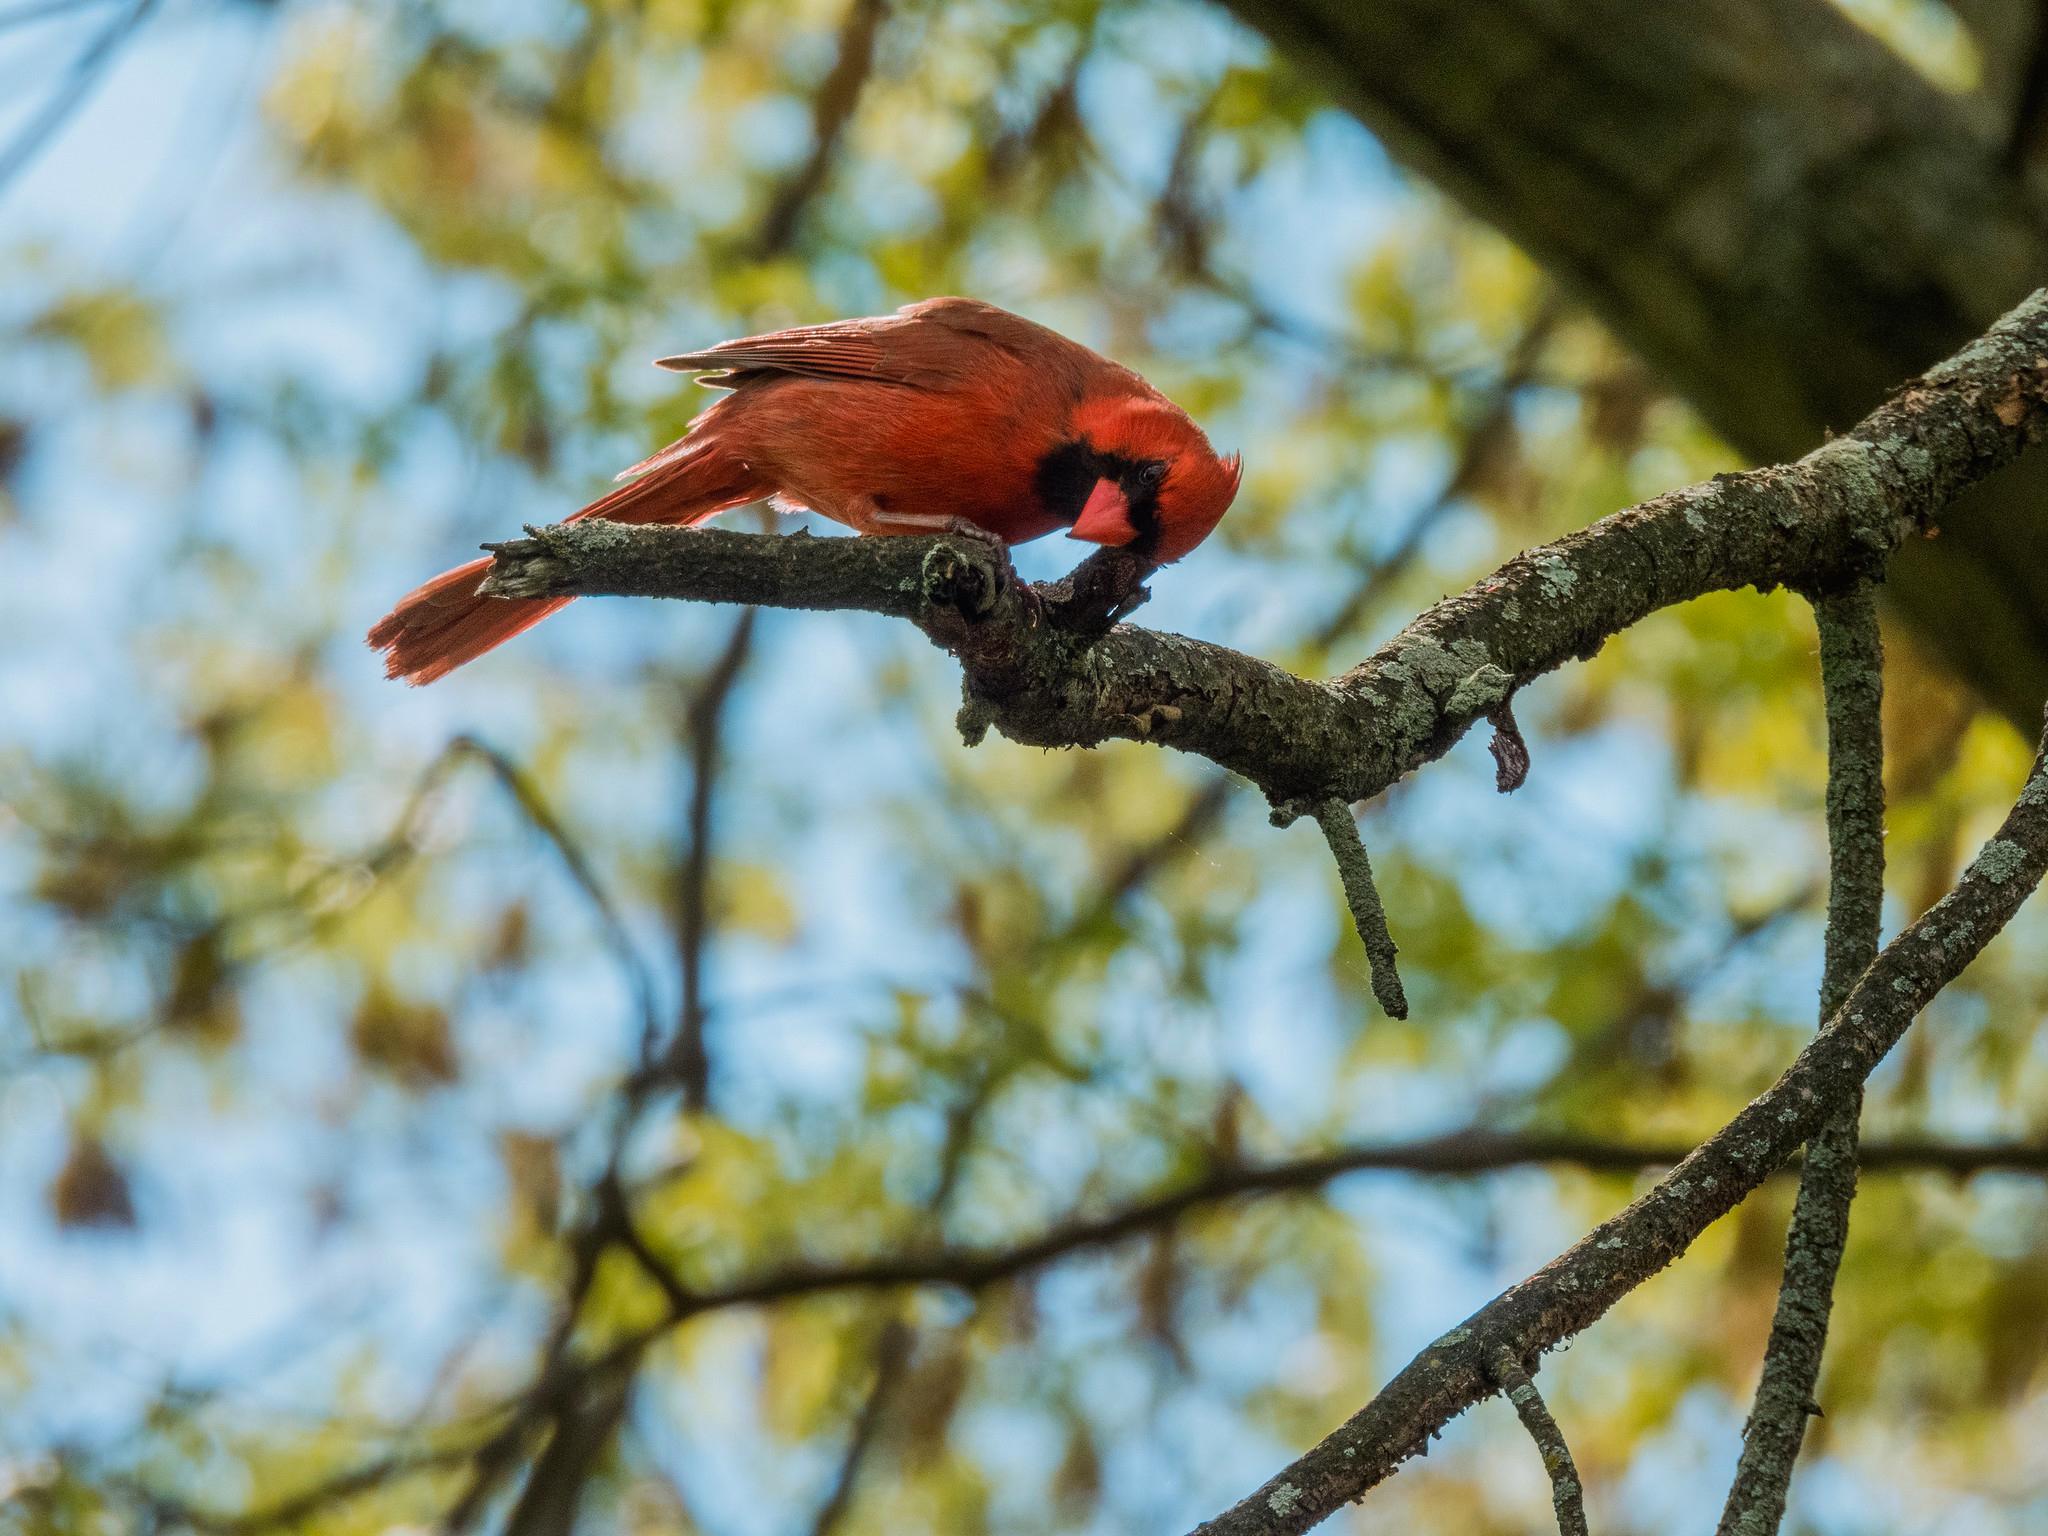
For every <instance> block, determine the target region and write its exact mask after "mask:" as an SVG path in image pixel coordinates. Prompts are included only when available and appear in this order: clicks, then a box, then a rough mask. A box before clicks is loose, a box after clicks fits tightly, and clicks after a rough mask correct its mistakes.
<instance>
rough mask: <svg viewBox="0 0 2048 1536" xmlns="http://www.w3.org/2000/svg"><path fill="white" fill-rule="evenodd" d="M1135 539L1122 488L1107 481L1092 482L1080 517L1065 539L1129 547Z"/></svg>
mask: <svg viewBox="0 0 2048 1536" xmlns="http://www.w3.org/2000/svg"><path fill="white" fill-rule="evenodd" d="M1137 536H1138V530H1137V528H1136V527H1135V526H1134V525H1133V524H1132V522H1131V504H1130V502H1129V501H1128V500H1126V499H1125V497H1124V489H1123V487H1122V486H1120V485H1118V484H1117V483H1116V482H1115V481H1114V480H1106V479H1105V480H1098V481H1096V482H1095V489H1094V490H1092V491H1090V492H1089V493H1088V500H1087V502H1086V503H1085V504H1084V505H1083V506H1082V508H1081V515H1080V516H1079V517H1077V518H1075V519H1074V526H1073V527H1072V528H1070V529H1068V530H1067V537H1068V538H1070V539H1086V540H1087V541H1088V542H1089V543H1091V544H1128V543H1130V542H1131V540H1133V539H1135V538H1136V537H1137Z"/></svg>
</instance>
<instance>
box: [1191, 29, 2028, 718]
mask: <svg viewBox="0 0 2048 1536" xmlns="http://www.w3.org/2000/svg"><path fill="white" fill-rule="evenodd" d="M1226 3H1227V4H1228V5H1229V6H1230V8H1231V9H1232V10H1233V11H1234V12H1236V14H1237V15H1238V16H1240V17H1241V18H1243V19H1244V20H1245V21H1247V22H1248V23H1250V24H1251V25H1252V26H1254V27H1257V28H1258V29H1260V30H1261V31H1263V32H1264V33H1265V34H1266V35H1267V36H1268V37H1270V38H1271V39H1272V41H1273V42H1274V43H1275V44H1276V45H1278V46H1279V47H1280V48H1281V49H1282V50H1283V51H1284V52H1285V53H1286V54H1287V55H1288V56H1289V57H1290V58H1291V59H1293V60H1294V61H1295V62H1296V63H1297V64H1298V65H1299V66H1300V67H1301V68H1302V70H1303V71H1304V72H1306V73H1307V74H1309V75H1310V76H1312V77H1313V78H1315V79H1317V80H1318V81H1320V82H1321V83H1322V84H1323V85H1324V86H1325V87H1326V88H1327V89H1328V90H1329V91H1330V93H1331V94H1332V96H1333V98H1334V99H1335V100H1336V101H1337V102H1338V103H1340V104H1341V105H1343V106H1344V107H1346V108H1347V109H1349V110H1350V111H1351V112H1352V113H1354V114H1355V115H1356V116H1357V117H1358V118H1359V119H1360V120H1361V121H1363V122H1364V123H1365V124H1366V125H1367V126H1368V127H1370V128H1371V129H1372V130H1373V131H1374V132H1375V134H1377V135H1378V136H1379V137H1380V138H1381V140H1382V141H1383V142H1384V143H1385V144H1386V145H1387V147H1388V149H1389V150H1390V151H1391V152H1392V153H1393V154H1395V155H1396V156H1397V157H1398V158H1400V159H1402V160H1404V161H1406V162H1407V163H1408V164H1410V165H1411V166H1412V167H1414V168H1415V169H1416V170H1417V171H1419V172H1421V173H1422V174H1423V175H1424V176H1426V177H1428V178H1429V179H1430V180H1432V181H1434V182H1435V183H1436V184H1437V185H1439V186H1441V187H1442V188H1443V189H1444V190H1445V191H1446V192H1448V193H1449V194H1451V195H1452V196H1453V197H1455V198H1457V199H1458V200H1459V201H1460V202H1462V203H1464V204H1465V205H1466V206H1467V207H1468V208H1469V209H1470V210H1471V211H1472V212H1473V213H1475V214H1477V215H1478V216H1479V217H1480V218H1482V219H1485V220H1486V221H1487V222H1489V223H1491V224H1493V225H1495V226H1496V227H1498V228H1499V229H1501V230H1502V231H1503V232H1505V233H1506V234H1507V235H1508V236H1509V237H1510V238H1512V239H1513V240H1515V241H1516V242H1517V243H1518V244H1520V245H1521V246H1522V247H1523V248H1524V249H1526V250H1527V251H1529V252H1530V254H1531V255H1533V256H1534V257H1535V258H1536V259H1537V260H1538V261H1540V262H1542V263H1543V264H1544V265H1545V266H1546V267H1547V268H1549V269H1550V270H1551V271H1552V272H1553V273H1555V274H1556V276H1557V277H1558V278H1559V279H1560V280H1561V281H1562V282H1563V283H1564V284H1565V285H1566V286H1567V287H1568V288H1569V289H1570V290H1571V291H1572V292H1573V293H1575V294H1576V295H1577V296H1578V297H1579V298H1581V299H1582V300H1583V301H1584V302H1585V303H1587V304H1588V305H1589V306H1590V307H1591V308H1592V309H1593V310H1594V311H1595V312H1596V313H1598V314H1599V315H1600V317H1601V318H1602V319H1603V320H1604V321H1605V322H1606V323H1607V324H1608V325H1609V326H1610V327H1611V328H1612V329H1613V330H1614V331H1615V332H1616V333H1617V334H1618V335H1620V336H1621V337H1623V338H1624V339H1625V340H1626V341H1627V342H1628V343H1629V344H1630V345H1631V346H1633V347H1634V348H1636V350H1637V351H1639V352H1640V353H1641V354H1642V356H1643V357H1644V358H1645V359H1647V360H1648V361H1649V362H1650V363H1651V364H1652V365H1653V366H1654V367H1655V368H1657V369H1658V371H1659V372H1660V373H1661V374H1662V375H1663V376H1664V378H1665V379H1666V380H1667V381H1668V382H1669V383H1670V384H1671V385H1672V386H1673V387H1674V388H1675V389H1676V390H1677V391H1678V392H1679V393H1680V394H1682V395H1684V396H1685V397H1686V398H1687V399H1688V400H1689V401H1690V402H1691V403H1692V404H1693V405H1694V406H1695V407H1696V408H1697V409H1698V410H1699V411H1700V413H1701V414H1702V415H1703V416H1704V417H1705V418H1706V419H1707V420H1708V421H1709V422H1711V423H1712V424H1713V426H1714V427H1715V428H1716V430H1718V431H1719V432H1720V433H1721V434H1722V435H1723V436H1725V437H1726V438H1727V440H1728V441H1729V442H1730V443H1731V444H1733V445H1734V446H1735V447H1736V448H1737V449H1738V450H1739V451H1741V452H1742V453H1744V454H1746V455H1748V456H1750V457H1751V458H1753V459H1755V460H1756V461H1758V462H1760V463H1764V462H1770V461H1772V460H1777V459H1783V458H1787V457H1789V456H1791V455H1793V454H1796V453H1799V452H1801V451H1803V450H1804V449H1806V448H1807V447H1808V446H1810V445H1811V444H1813V443H1815V442H1819V441H1821V440H1822V438H1823V436H1824V435H1825V433H1826V432H1828V431H1829V430H1836V431H1839V430H1840V429H1841V428H1843V427H1844V426H1846V425H1847V424H1848V423H1850V422H1852V421H1854V420H1856V419H1857V418H1858V417H1860V416H1862V415H1863V414H1864V413H1865V412H1866V411H1868V410H1869V409H1870V408H1871V406H1872V405H1874V404H1875V403H1876V402H1877V401H1878V400H1879V399H1881V398H1882V397H1883V396H1884V394H1885V393H1886V392H1887V391H1888V390H1890V389H1892V388H1893V387H1894V386H1895V385H1896V384H1897V382H1898V381H1899V380H1901V379H1904V378H1908V377H1910V376H1911V375H1912V374H1914V373H1916V372H1917V371H1919V370H1920V369H1922V368H1924V367H1926V366H1927V364H1928V363H1930V362H1932V361H1933V360H1934V359H1935V358H1938V357H1940V356H1942V355H1944V354H1945V353H1947V352H1949V351H1951V350H1952V349H1953V348H1955V347H1956V346H1958V345H1960V344H1961V343H1962V342H1963V341H1965V340H1966V339H1967V338H1969V337H1971V336H1974V335H1976V334H1977V333H1978V332H1980V331H1981V330H1983V329H1984V327H1985V326H1986V325H1988V324H1989V323H1990V322H1991V320H1992V319H1993V318H1994V317H1995V316H1996V315H1998V314H1999V313H2000V312H2002V311H2003V310H2004V309H2005V308H2006V307H2007V306H2009V305H2011V304H2013V303H2015V302H2016V301H2017V300H2018V299H2019V298H2020V297H2021V295H2023V294H2024V293H2026V292H2027V290H2028V289H2029V288H2031V287H2032V286H2033V285H2034V284H2035V283H2036V282H2038V281H2039V280H2040V278H2041V274H2042V273H2043V272H2048V196H2044V188H2043V184H2042V182H2041V180H2040V179H2039V177H2038V175H2036V176H2034V177H2032V178H2030V176H2029V174H2028V173H2027V172H2026V170H2025V169H2024V168H2023V161H2020V160H2016V159H2015V158H2014V156H2013V155H2012V154H2011V153H2009V146H2008V144H2007V142H2006V138H2007V135H2006V132H2005V128H2006V127H2007V126H2008V125H2006V124H2004V123H2002V122H1993V121H1992V119H1993V118H1994V117H1995V116H1996V114H1997V113H1999V112H2000V111H2007V112H2009V111H2011V110H2014V108H2013V107H2012V106H2011V105H2010V103H2011V102H2012V101H2013V98H2014V97H2015V95H2016V93H2017V92H2019V90H2020V89H2021V86H2020V83H2019V82H2018V81H2017V80H2016V79H2015V69H2014V67H2013V65H2012V63H2011V61H2010V51H2011V49H2012V48H2013V46H2014V45H2013V41H2012V39H2013V38H2015V37H2017V36H2020V35H2026V36H2029V37H2031V36H2032V35H2033V32H2034V25H2033V21H2032V18H2031V17H2026V16H2021V15H2017V14H2015V13H2016V11H2017V10H2019V9H2020V8H2019V7H2018V6H2017V5H2016V3H2015V0H1977V3H1976V4H1975V5H1973V7H1972V8H1971V9H1972V11H1973V12H1974V15H1973V17H1972V19H1973V21H1974V22H1975V24H1976V25H1977V26H1978V27H1979V28H1980V29H1981V31H1982V33H1983V34H1984V37H1985V41H1986V44H1987V45H1988V47H1989V48H1990V49H1993V50H2002V51H1999V52H1993V53H1991V54H1990V58H1991V69H1990V71H1989V72H1988V74H1987V90H1986V91H1985V92H1982V93H1980V95H1979V96H1978V97H1976V98H1971V99H1959V98H1956V97H1952V96H1950V95H1947V94H1945V93H1943V92H1942V91H1940V90H1938V89H1936V88H1935V87H1934V86H1933V85H1931V84H1929V83H1928V81H1927V80H1925V79H1924V78H1923V77H1922V76H1921V75H1920V74H1919V73H1917V72H1916V71H1915V70H1914V69H1912V68H1911V67H1910V66H1909V65H1908V64H1906V63H1905V62H1904V61H1903V60H1901V59H1900V58H1898V57H1897V56H1896V55H1895V54H1893V53H1891V52H1890V51H1889V50H1888V49H1886V48H1885V47H1884V45H1883V44H1881V43H1880V42H1878V41H1877V40H1876V39H1875V38H1874V37H1872V36H1870V35H1869V34H1867V33H1865V32H1864V31H1862V30H1861V29H1860V28H1858V27H1857V26H1855V25H1854V24H1853V23H1852V22H1850V21H1849V20H1848V19H1847V18H1845V17H1844V16H1843V15H1842V14H1841V13H1840V12H1839V11H1838V10H1836V9H1835V8H1834V7H1833V6H1832V5H1829V4H1827V3H1826V0H1683V3H1678V4H1666V5H1646V4H1643V3H1641V0H1372V3H1370V4H1360V3H1358V0H1226ZM1887 598H1888V600H1889V602H1890V603H1891V604H1892V606H1893V607H1895V608H1896V610H1897V611H1898V612H1899V613H1900V614H1901V615H1902V616H1904V617H1905V618H1906V619H1908V620H1909V621H1910V622H1911V623H1912V624H1913V625H1914V626H1915V627H1916V628H1917V629H1919V630H1920V631H1922V632H1923V633H1924V634H1925V635H1926V636H1927V637H1928V638H1929V639H1930V640H1931V641H1933V643H1934V645H1935V647H1936V649H1937V650H1938V651H1939V653H1940V654H1942V655H1943V656H1945V657H1947V658H1948V659H1949V660H1950V662H1951V663H1952V664H1953V665H1954V666H1955V667H1956V668H1957V669H1958V670H1959V671H1960V672H1961V673H1962V675H1964V676H1965V677H1966V678H1968V679H1969V680H1970V681H1971V682H1972V683H1973V684H1975V685H1976V686H1977V687H1978V688H1979V689H1980V690H1981V691H1982V692H1983V694H1984V695H1985V696H1986V698H1987V699H1989V700H1990V701H1991V702H1992V703H1993V704H1994V705H1996V706H1997V707H1998V708H2000V709H2001V710H2003V711H2004V712H2005V713H2006V714H2008V715H2009V716H2010V717H2011V718H2013V719H2014V720H2015V721H2019V722H2022V723H2023V724H2024V728H2026V729H2028V730H2031V729H2032V721H2033V718H2034V715H2035V713H2036V711H2037V710H2038V709H2039V706H2040V702H2041V699H2042V698H2043V696H2044V695H2048V464H2036V465H2033V466H2029V467H2028V468H2026V469H2024V470H2022V471H2019V472H2016V473H2015V474H2013V475H2010V476H2006V477H2004V478H2002V479H2001V480H1999V481H1996V482H1993V483H1991V484H1987V485H1986V486H1984V487H1983V488H1982V489H1981V490H1980V491H1978V492H1976V493H1974V494H1972V495H1971V496H1969V497H1967V498H1965V499H1964V500H1963V501H1961V502H1960V503H1958V504H1957V505H1956V507H1955V508H1954V509H1953V510H1952V512H1951V513H1950V514H1949V515H1948V516H1947V517H1946V518H1945V519H1944V529H1943V537H1942V539H1941V540H1940V542H1939V543H1936V544H1929V545H1925V546H1919V545H1916V546H1914V547H1912V548H1910V549H1908V550H1905V551H1903V552H1902V553H1901V555H1900V558H1899V560H1898V562H1897V564H1896V565H1895V567H1894V569H1893V572H1892V580H1891V582H1890V584H1889V586H1888V587H1887Z"/></svg>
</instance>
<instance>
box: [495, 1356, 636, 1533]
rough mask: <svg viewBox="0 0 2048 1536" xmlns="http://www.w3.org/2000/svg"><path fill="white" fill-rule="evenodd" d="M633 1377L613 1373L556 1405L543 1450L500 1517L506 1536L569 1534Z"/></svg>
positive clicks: (607, 1446) (625, 1402)
mask: <svg viewBox="0 0 2048 1536" xmlns="http://www.w3.org/2000/svg"><path fill="white" fill-rule="evenodd" d="M632 1383H633V1373H632V1371H631V1370H630V1369H623V1370H619V1371H615V1372H613V1373H611V1374H610V1375H609V1376H607V1377H606V1378H605V1379H604V1380H603V1381H602V1382H601V1384H600V1385H599V1386H598V1387H597V1388H594V1389H592V1390H590V1391H587V1392H584V1393H581V1394H575V1395H570V1396H567V1397H565V1398H564V1400H563V1401H562V1402H561V1403H559V1404H557V1405H556V1407H555V1411H554V1415H553V1418H554V1428H553V1430H552V1432H551V1433H550V1434H549V1436H548V1443H547V1449H545V1450H544V1451H542V1452H541V1453H540V1455H539V1457H538V1458H537V1459H536V1460H535V1461H534V1464H533V1471H532V1472H531V1473H530V1474H529V1475H528V1476H527V1479H526V1486H525V1487H524V1488H522V1489H520V1490H519V1497H518V1499H517V1500H515V1501H514V1503H513V1505H512V1509H511V1512H510V1513H509V1514H508V1515H507V1516H506V1517H505V1536H570V1533H571V1532H572V1531H573V1530H574V1529H575V1527H576V1512H577V1510H578V1509H579V1508H580V1507H581V1506H582V1503H583V1495H584V1492H585V1491H586V1490H587V1489H588V1488H589V1486H590V1479H591V1478H592V1476H593V1475H595V1473H596V1472H597V1469H598V1465H599V1463H600V1462H601V1461H602V1460H603V1459H604V1454H605V1452H606V1451H607V1450H609V1449H610V1448H611V1443H612V1438H613V1436H614V1435H616V1434H617V1433H618V1429H619V1424H620V1423H621V1421H622V1420H624V1418H625V1416H626V1407H627V1405H628V1403H629V1402H630V1401H631V1399H632Z"/></svg>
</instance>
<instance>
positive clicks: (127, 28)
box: [0, 0, 156, 192]
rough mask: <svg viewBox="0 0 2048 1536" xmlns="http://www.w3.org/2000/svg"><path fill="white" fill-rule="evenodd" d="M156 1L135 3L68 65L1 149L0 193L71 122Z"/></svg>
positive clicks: (147, 0)
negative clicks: (39, 105)
mask: <svg viewBox="0 0 2048 1536" xmlns="http://www.w3.org/2000/svg"><path fill="white" fill-rule="evenodd" d="M155 4H156V0H135V3H134V4H133V5H131V6H129V7H128V9H127V11H126V12H124V13H123V14H122V15H120V16H118V17H116V18H115V19H114V20H113V21H112V22H110V23H108V24H107V26H106V27H105V28H103V29H102V30H101V32H100V34H99V36H97V37H95V38H94V39H93V40H92V41H91V42H90V43H88V44H87V45H86V47H85V50H84V52H82V53H80V54H79V55H78V57H77V58H76V59H74V60H73V61H72V63H71V68H70V69H69V70H68V71H66V72H65V75H64V79H63V80H62V81H61V82H60V83H59V84H58V86H57V89H56V91H55V92H54V93H53V94H52V95H51V97H50V99H49V100H48V101H46V102H44V103H43V106H42V109H41V110H40V111H38V112H37V113H35V115H34V116H32V117H31V118H30V119H29V120H28V121H27V122H26V123H24V124H22V127H21V131H20V132H19V133H17V134H16V135H15V136H14V138H13V139H12V140H10V141H9V142H8V144H7V145H6V146H5V147H4V148H0V192H4V191H5V190H6V188H7V184H8V183H9V182H11V181H13V180H14V179H15V178H16V177H17V176H19V175H20V174H21V173H22V172H23V171H24V170H26V169H27V168H28V167H29V165H30V164H31V163H32V162H33V161H34V160H35V157H36V156H37V155H39V154H41V153H42V151H43V150H44V148H45V147H46V146H47V145H48V144H49V143H50V141H51V140H52V139H54V138H55V137H56V136H57V135H58V133H60V132H61V131H62V130H63V128H64V125H65V124H66V123H68V122H70V121H71V118H72V116H73V114H75V113H76V112H77V111H78V109H79V108H80V107H82V106H84V105H85V103H86V102H87V100H89V99H90V98H91V96H92V90H93V87H94V86H95V85H97V84H98V83H99V80H100V77H101V76H102V75H104V74H105V73H106V72H107V69H108V68H109V66H111V65H112V64H113V62H114V59H115V57H116V55H117V54H118V53H119V51H120V47H121V44H123V43H124V42H126V41H127V40H128V39H129V38H130V37H132V36H133V35H134V33H135V29H136V28H137V27H139V26H141V25H142V22H143V18H144V17H146V16H147V15H148V14H149V12H150V10H151V8H152V7H154V5H155Z"/></svg>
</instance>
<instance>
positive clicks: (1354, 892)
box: [1315, 800, 1408, 1019]
mask: <svg viewBox="0 0 2048 1536" xmlns="http://www.w3.org/2000/svg"><path fill="white" fill-rule="evenodd" d="M1315 818H1316V825H1317V826H1319V827H1321V828H1322V829H1323V838H1324V840H1325V841H1327V842H1328V843H1329V845H1330V856H1331V857H1332V858H1334V859H1335V860H1336V861H1337V874H1338V877H1339V878H1340V879H1342V880H1343V882H1344V901H1345V904H1346V905H1347V906H1349V907H1350V908H1351V921H1352V923H1353V924H1355V925H1356V927H1357V929H1358V936H1359V938H1361V939H1363V940H1364V941H1365V960H1366V964H1367V965H1369V966H1371V967H1372V995H1373V996H1374V997H1375V998H1377V999H1378V1000H1379V1005H1380V1007H1382V1008H1383V1009H1385V1010H1386V1012H1387V1016H1388V1017H1389V1018H1394V1019H1405V1018H1407V1017H1408V994H1407V993H1406V992H1404V991H1402V989H1401V973H1400V972H1399V971H1397V970H1395V969H1394V955H1395V954H1396V950H1395V947H1394V936H1393V934H1391V933H1389V932H1388V931H1387V911H1386V908H1385V907H1384V906H1382V905H1381V904H1380V893H1379V887H1377V886H1376V885H1374V884H1373V881H1372V860H1371V859H1369V858H1368V857H1367V856H1366V852H1365V839H1364V838H1363V837H1362V836H1361V835H1360V834H1359V831H1358V822H1357V820H1356V818H1354V817H1353V816H1352V814H1351V807H1350V806H1348V805H1346V804H1345V803H1344V802H1343V801H1342V800H1324V801H1322V802H1320V803H1319V804H1318V805H1317V806H1316V808H1315Z"/></svg>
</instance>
